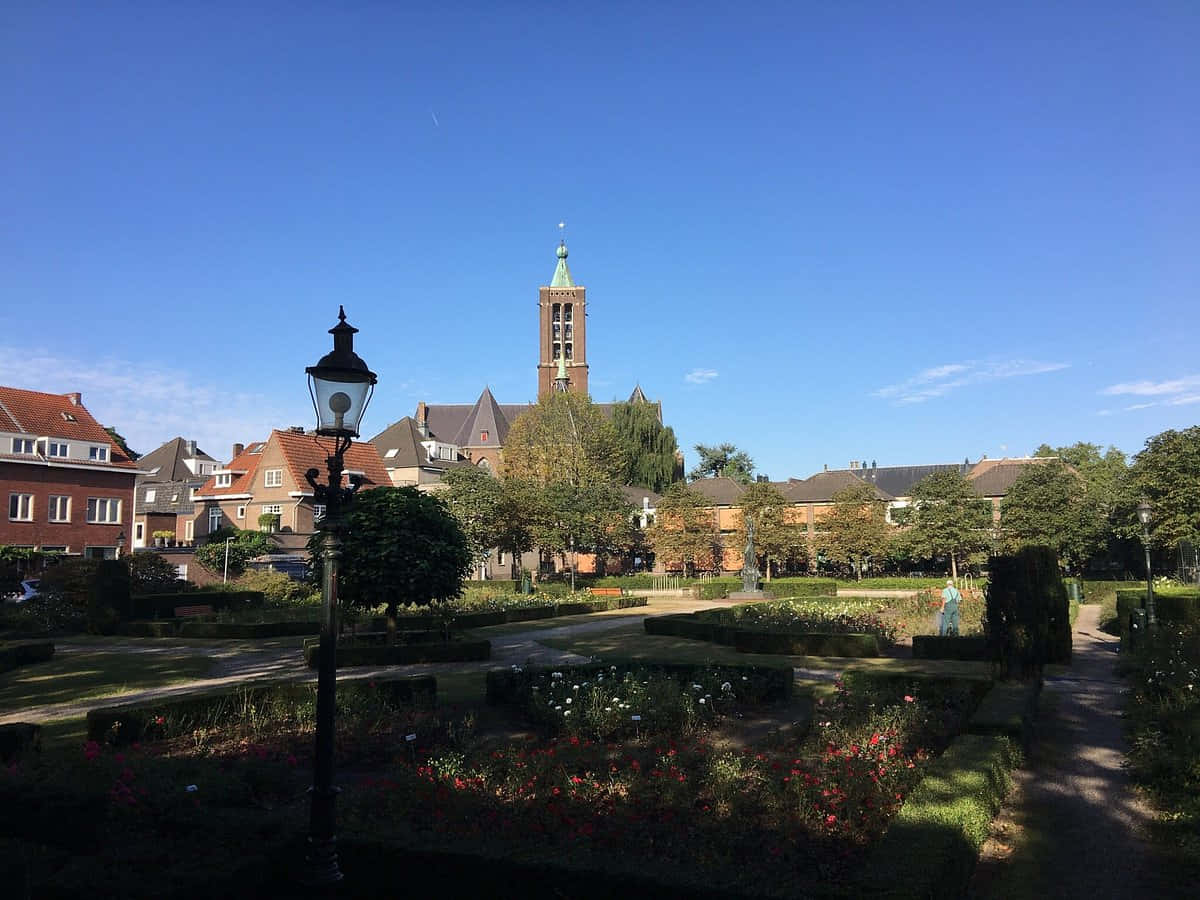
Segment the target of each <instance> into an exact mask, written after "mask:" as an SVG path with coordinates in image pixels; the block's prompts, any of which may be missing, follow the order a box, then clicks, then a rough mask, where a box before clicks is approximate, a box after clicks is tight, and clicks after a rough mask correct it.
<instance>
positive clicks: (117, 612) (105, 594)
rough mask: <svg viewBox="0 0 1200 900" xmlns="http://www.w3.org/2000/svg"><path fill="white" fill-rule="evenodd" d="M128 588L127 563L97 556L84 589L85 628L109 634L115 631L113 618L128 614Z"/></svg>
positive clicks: (131, 610) (115, 623)
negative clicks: (87, 585)
mask: <svg viewBox="0 0 1200 900" xmlns="http://www.w3.org/2000/svg"><path fill="white" fill-rule="evenodd" d="M129 588H130V578H129V567H128V566H127V565H125V562H124V561H123V560H118V559H103V560H100V562H99V565H98V566H97V567H96V574H95V576H94V577H93V579H92V583H91V585H90V589H89V591H88V605H87V629H88V631H89V632H91V633H92V634H112V633H113V632H114V631H116V628H117V622H119V621H120V620H121V619H128V618H131V617H132V615H131V614H132V612H133V607H132V605H131V604H130V599H129V598H130V592H129Z"/></svg>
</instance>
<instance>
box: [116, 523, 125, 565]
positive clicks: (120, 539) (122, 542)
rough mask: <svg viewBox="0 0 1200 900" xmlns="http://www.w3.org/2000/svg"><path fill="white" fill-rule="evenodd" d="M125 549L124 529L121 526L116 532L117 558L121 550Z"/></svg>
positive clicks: (119, 556)
mask: <svg viewBox="0 0 1200 900" xmlns="http://www.w3.org/2000/svg"><path fill="white" fill-rule="evenodd" d="M124 549H125V529H124V528H122V529H121V531H120V532H119V533H118V534H117V559H120V558H121V551H122V550H124Z"/></svg>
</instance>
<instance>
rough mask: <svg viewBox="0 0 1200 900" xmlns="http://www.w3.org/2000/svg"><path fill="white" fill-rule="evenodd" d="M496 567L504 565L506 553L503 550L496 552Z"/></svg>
mask: <svg viewBox="0 0 1200 900" xmlns="http://www.w3.org/2000/svg"><path fill="white" fill-rule="evenodd" d="M496 565H498V566H502V565H504V551H503V550H497V551H496Z"/></svg>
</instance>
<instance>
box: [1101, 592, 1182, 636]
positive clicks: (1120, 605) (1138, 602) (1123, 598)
mask: <svg viewBox="0 0 1200 900" xmlns="http://www.w3.org/2000/svg"><path fill="white" fill-rule="evenodd" d="M1145 602H1146V588H1145V586H1143V587H1142V588H1141V589H1140V590H1121V591H1117V621H1118V623H1119V626H1120V629H1121V637H1122V638H1125V637H1127V636H1128V631H1129V614H1130V613H1132V612H1133V611H1134V610H1135V609H1141V608H1142V605H1143V604H1144V603H1145ZM1154 612H1155V615H1156V616H1157V617H1158V620H1159V621H1160V622H1177V623H1179V624H1181V625H1182V624H1185V623H1194V622H1200V592H1190V591H1187V592H1180V593H1170V594H1160V593H1159V592H1158V591H1155V592H1154Z"/></svg>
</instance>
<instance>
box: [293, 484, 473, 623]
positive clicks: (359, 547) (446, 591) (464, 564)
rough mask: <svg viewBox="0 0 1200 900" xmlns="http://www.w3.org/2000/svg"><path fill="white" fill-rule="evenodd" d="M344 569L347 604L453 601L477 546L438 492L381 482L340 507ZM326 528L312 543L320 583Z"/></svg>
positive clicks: (390, 610) (391, 609) (342, 592)
mask: <svg viewBox="0 0 1200 900" xmlns="http://www.w3.org/2000/svg"><path fill="white" fill-rule="evenodd" d="M341 524H342V528H343V531H342V558H341V566H340V568H339V570H338V574H339V579H338V584H339V597H340V600H341V602H342V603H343V604H345V605H348V606H360V607H366V608H373V607H376V606H380V605H382V606H385V607H387V615H388V616H389V617H394V616H395V614H396V608H397V607H398V606H399V605H401V604H408V603H418V604H425V603H429V602H430V601H432V600H449V599H450V598H452V597H457V596H458V595H459V593H460V592H461V591H462V583H463V579H465V578H466V576H467V573H468V572H469V571H470V569H471V560H472V556H471V548H470V544H469V542H468V540H467V536H466V535H465V534H464V533H463V529H462V526H461V525H459V523H458V520H457V519H456V518H455V517H454V516H453V515H451V513H450V511H449V510H448V509H447V508H446V504H445V503H443V502H442V501H441V500H440V499H438V498H437V497H436V496H434V495H433V494H423V493H421V492H420V491H418V490H417V489H416V488H412V487H402V488H397V487H379V488H375V489H373V490H370V491H365V492H363V493H360V494H358V495H356V496H355V498H354V502H353V503H352V504H350V506H349V508H347V509H346V510H345V511H344V512H343V513H342V523H341ZM323 540H324V534H323V532H320V531H318V532H317V533H315V534H314V535H313V536H312V537H311V538H310V539H309V542H308V549H309V555H310V557H311V567H312V575H313V578H314V579H315V580H316V582H317V583H318V584H319V583H320V579H321V572H322V568H323V559H322V556H321V548H322V544H323Z"/></svg>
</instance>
